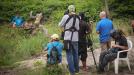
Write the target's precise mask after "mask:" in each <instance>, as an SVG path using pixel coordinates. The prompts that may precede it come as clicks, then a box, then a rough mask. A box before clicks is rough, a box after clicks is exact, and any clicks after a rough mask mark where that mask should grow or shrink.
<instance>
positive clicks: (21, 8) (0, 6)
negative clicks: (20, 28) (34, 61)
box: [0, 0, 101, 21]
mask: <svg viewBox="0 0 134 75" xmlns="http://www.w3.org/2000/svg"><path fill="white" fill-rule="evenodd" d="M69 4H75V5H76V8H77V11H85V12H87V15H88V16H89V17H90V18H91V17H93V19H96V17H95V16H96V15H97V12H98V11H99V10H100V6H101V4H100V1H99V0H93V1H92V0H91V1H90V0H84V1H80V0H74V1H69V0H68V1H66V0H17V1H16V0H3V1H1V2H0V11H1V13H0V16H1V17H0V19H1V20H8V21H10V18H11V17H12V16H13V15H15V13H16V12H19V13H20V15H21V16H23V17H24V18H25V19H27V18H28V17H29V12H30V11H34V14H35V13H36V12H37V11H42V12H43V13H44V16H45V18H46V19H47V18H49V17H50V15H51V14H52V13H53V12H55V10H56V12H58V11H59V12H60V11H64V10H65V9H67V6H68V5H69ZM9 13H10V14H9ZM61 14H63V13H59V15H60V16H61ZM54 18H55V19H57V18H59V17H58V16H57V17H54Z"/></svg>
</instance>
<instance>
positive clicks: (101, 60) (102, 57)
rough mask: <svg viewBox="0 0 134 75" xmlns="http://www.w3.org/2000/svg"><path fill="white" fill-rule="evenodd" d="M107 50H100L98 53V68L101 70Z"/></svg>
mask: <svg viewBox="0 0 134 75" xmlns="http://www.w3.org/2000/svg"><path fill="white" fill-rule="evenodd" d="M109 52H110V51H104V52H101V54H100V57H99V70H101V71H104V69H103V65H102V62H103V59H104V57H105V55H106V54H108V53H109Z"/></svg>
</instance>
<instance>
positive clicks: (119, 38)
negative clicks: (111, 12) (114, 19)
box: [99, 30, 128, 72]
mask: <svg viewBox="0 0 134 75" xmlns="http://www.w3.org/2000/svg"><path fill="white" fill-rule="evenodd" d="M111 37H112V38H113V39H114V40H115V45H113V46H112V48H110V50H107V51H104V52H102V53H101V54H100V58H99V72H104V68H105V66H106V65H107V64H108V62H111V61H112V60H114V59H115V58H116V57H117V53H118V51H122V50H126V49H128V44H127V39H126V38H125V36H124V33H123V32H122V30H114V31H113V32H111ZM126 56H127V53H126V52H123V53H121V54H120V57H121V58H123V57H126Z"/></svg>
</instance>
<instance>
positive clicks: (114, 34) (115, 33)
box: [110, 29, 125, 39]
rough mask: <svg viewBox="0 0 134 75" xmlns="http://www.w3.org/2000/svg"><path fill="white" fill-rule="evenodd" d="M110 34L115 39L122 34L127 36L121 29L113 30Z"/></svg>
mask: <svg viewBox="0 0 134 75" xmlns="http://www.w3.org/2000/svg"><path fill="white" fill-rule="evenodd" d="M110 36H111V37H112V38H114V39H119V38H120V37H122V36H125V33H124V32H123V31H122V30H121V29H117V30H113V32H111V34H110Z"/></svg>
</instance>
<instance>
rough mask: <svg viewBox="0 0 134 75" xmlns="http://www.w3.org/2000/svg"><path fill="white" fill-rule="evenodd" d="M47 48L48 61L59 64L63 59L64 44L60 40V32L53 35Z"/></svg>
mask: <svg viewBox="0 0 134 75" xmlns="http://www.w3.org/2000/svg"><path fill="white" fill-rule="evenodd" d="M45 50H47V63H48V64H58V63H61V61H62V50H63V44H62V43H61V42H60V41H59V36H58V34H53V35H52V36H51V42H49V43H48V44H47V47H46V48H45Z"/></svg>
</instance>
